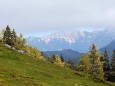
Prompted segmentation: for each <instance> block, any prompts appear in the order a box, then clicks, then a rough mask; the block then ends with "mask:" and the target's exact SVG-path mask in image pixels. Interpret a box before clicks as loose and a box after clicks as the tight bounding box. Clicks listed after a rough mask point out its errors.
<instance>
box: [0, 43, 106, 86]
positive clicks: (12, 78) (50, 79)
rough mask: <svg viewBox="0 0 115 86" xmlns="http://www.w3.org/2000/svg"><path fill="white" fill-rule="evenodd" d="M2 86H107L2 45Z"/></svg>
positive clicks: (0, 60)
mask: <svg viewBox="0 0 115 86" xmlns="http://www.w3.org/2000/svg"><path fill="white" fill-rule="evenodd" d="M0 86H106V85H105V84H103V83H96V82H94V81H92V80H91V79H88V78H86V77H80V76H78V75H76V74H75V72H74V71H72V70H70V69H65V68H61V67H59V66H57V65H53V64H50V63H48V62H44V61H41V60H38V59H35V58H32V57H29V56H27V55H24V54H19V53H17V52H15V51H12V50H9V49H7V48H6V47H4V46H1V45H0Z"/></svg>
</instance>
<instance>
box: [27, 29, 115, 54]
mask: <svg viewBox="0 0 115 86" xmlns="http://www.w3.org/2000/svg"><path fill="white" fill-rule="evenodd" d="M114 38H115V36H113V34H111V33H110V32H109V31H108V30H103V31H94V32H86V31H70V32H66V31H65V32H57V33H54V34H51V35H47V36H44V37H41V38H35V37H29V38H27V42H28V44H29V45H31V46H33V47H38V48H39V49H40V50H41V51H58V50H63V49H72V50H75V51H78V52H82V53H84V52H87V51H88V50H89V46H90V45H91V44H92V43H95V44H97V46H98V48H102V47H104V46H106V45H108V44H109V43H110V42H111V41H112V40H113V39H114Z"/></svg>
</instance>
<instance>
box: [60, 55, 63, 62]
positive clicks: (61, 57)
mask: <svg viewBox="0 0 115 86" xmlns="http://www.w3.org/2000/svg"><path fill="white" fill-rule="evenodd" d="M60 59H61V61H62V62H64V58H63V55H62V54H61V56H60Z"/></svg>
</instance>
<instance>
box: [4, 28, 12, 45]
mask: <svg viewBox="0 0 115 86" xmlns="http://www.w3.org/2000/svg"><path fill="white" fill-rule="evenodd" d="M3 40H4V43H6V44H8V45H11V31H10V27H9V26H7V27H6V30H5V32H4V36H3Z"/></svg>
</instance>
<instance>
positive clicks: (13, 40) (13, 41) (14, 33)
mask: <svg viewBox="0 0 115 86" xmlns="http://www.w3.org/2000/svg"><path fill="white" fill-rule="evenodd" d="M16 38H17V36H16V32H15V30H14V29H13V31H12V33H11V46H12V47H14V46H15V43H16Z"/></svg>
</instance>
